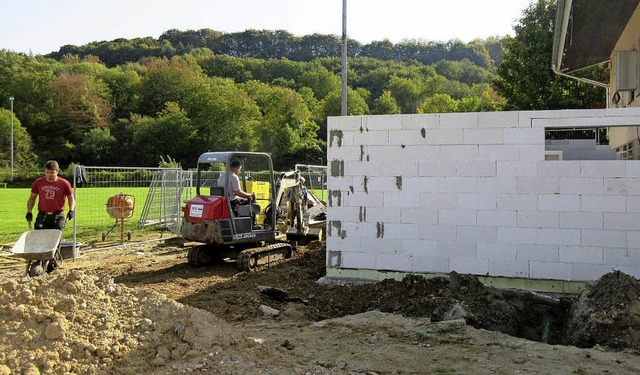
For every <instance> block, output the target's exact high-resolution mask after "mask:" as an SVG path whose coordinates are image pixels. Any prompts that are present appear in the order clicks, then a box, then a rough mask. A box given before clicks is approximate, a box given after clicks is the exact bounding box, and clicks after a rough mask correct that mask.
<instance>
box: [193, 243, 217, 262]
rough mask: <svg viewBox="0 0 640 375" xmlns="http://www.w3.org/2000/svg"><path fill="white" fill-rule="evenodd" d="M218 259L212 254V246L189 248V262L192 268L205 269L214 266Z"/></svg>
mask: <svg viewBox="0 0 640 375" xmlns="http://www.w3.org/2000/svg"><path fill="white" fill-rule="evenodd" d="M215 261H216V257H215V256H214V254H212V252H211V248H210V246H207V245H199V246H194V247H191V248H189V252H188V253H187V262H188V263H189V265H190V266H192V267H204V266H208V265H210V264H213V263H214V262H215Z"/></svg>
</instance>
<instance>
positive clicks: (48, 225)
mask: <svg viewBox="0 0 640 375" xmlns="http://www.w3.org/2000/svg"><path fill="white" fill-rule="evenodd" d="M65 224H67V222H66V220H65V218H64V212H63V211H60V212H53V213H51V214H48V213H46V212H43V211H39V212H38V216H36V224H35V228H34V229H60V230H64V226H65Z"/></svg>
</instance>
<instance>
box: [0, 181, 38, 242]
mask: <svg viewBox="0 0 640 375" xmlns="http://www.w3.org/2000/svg"><path fill="white" fill-rule="evenodd" d="M29 195H31V189H30V188H23V189H0V202H2V204H1V205H0V243H8V242H14V241H16V240H17V239H18V237H20V234H21V233H22V232H26V231H27V230H28V229H29V228H28V226H27V221H26V219H25V217H24V216H25V214H26V213H27V200H28V199H29ZM34 216H35V215H34Z"/></svg>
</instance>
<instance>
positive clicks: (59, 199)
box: [26, 160, 76, 273]
mask: <svg viewBox="0 0 640 375" xmlns="http://www.w3.org/2000/svg"><path fill="white" fill-rule="evenodd" d="M59 170H60V167H59V166H58V162H57V161H55V160H49V161H48V162H47V163H46V164H45V165H44V173H45V176H44V177H40V178H38V179H37V180H35V181H34V182H33V185H32V186H31V196H30V197H29V200H28V201H27V215H26V219H27V221H28V222H29V223H31V221H33V213H32V212H31V210H33V206H35V203H36V199H37V200H38V216H36V223H35V229H60V230H64V227H65V224H66V221H67V220H71V219H73V218H74V217H75V208H76V200H75V198H74V197H73V189H72V188H71V184H70V183H69V181H67V180H65V179H64V178H62V177H59V176H58V171H59ZM65 199H67V200H68V202H69V212H68V213H67V217H66V220H65V216H64V208H65ZM42 266H43V267H44V266H45V264H43V265H42ZM53 269H55V260H54V261H53V262H51V261H48V267H47V272H51V271H52V270H53ZM37 271H39V272H40V273H41V272H42V269H40V270H37ZM35 273H38V272H35Z"/></svg>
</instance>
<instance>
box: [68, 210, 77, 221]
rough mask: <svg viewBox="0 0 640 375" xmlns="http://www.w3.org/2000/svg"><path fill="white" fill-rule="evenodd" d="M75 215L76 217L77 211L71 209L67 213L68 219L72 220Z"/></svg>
mask: <svg viewBox="0 0 640 375" xmlns="http://www.w3.org/2000/svg"><path fill="white" fill-rule="evenodd" d="M74 217H76V212H75V211H73V210H69V212H68V213H67V220H71V219H73V218H74Z"/></svg>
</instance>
